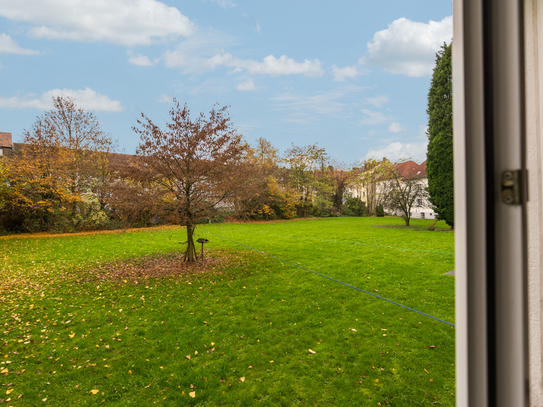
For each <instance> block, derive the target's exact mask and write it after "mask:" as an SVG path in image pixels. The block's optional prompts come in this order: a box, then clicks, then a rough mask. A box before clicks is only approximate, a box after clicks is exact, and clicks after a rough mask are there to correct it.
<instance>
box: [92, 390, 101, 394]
mask: <svg viewBox="0 0 543 407" xmlns="http://www.w3.org/2000/svg"><path fill="white" fill-rule="evenodd" d="M99 391H100V390H97V389H92V390H91V391H90V392H89V393H92V394H96V393H98V392H99Z"/></svg>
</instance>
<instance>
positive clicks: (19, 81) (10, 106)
mask: <svg viewBox="0 0 543 407" xmlns="http://www.w3.org/2000/svg"><path fill="white" fill-rule="evenodd" d="M451 15H452V1H451V0H411V1H405V0H397V1H392V0H382V1H374V0H370V1H366V0H349V1H347V0H335V1H331V0H311V1H309V0H273V1H270V0H190V1H182V0H163V1H158V0H0V131H2V132H10V133H12V135H13V139H14V141H15V142H20V141H22V134H23V131H24V130H25V129H30V128H31V126H32V124H33V123H34V122H35V120H36V118H37V117H38V116H41V115H43V113H44V112H45V111H47V110H50V109H51V108H52V97H53V96H57V95H65V96H70V97H73V98H74V99H75V101H76V103H77V104H78V105H79V106H81V107H83V108H84V109H87V110H91V111H94V114H95V115H96V117H97V118H98V120H99V121H100V124H101V127H102V130H103V131H104V132H106V133H107V134H108V135H109V136H111V137H112V138H113V139H115V140H117V143H118V145H119V151H121V152H125V153H128V154H133V153H134V152H135V150H136V147H137V145H138V144H139V138H138V136H137V135H136V133H135V132H134V131H133V127H134V126H137V125H138V124H137V120H138V119H140V118H141V114H142V113H143V114H145V115H146V116H147V117H149V118H150V119H151V120H153V122H155V123H156V124H158V125H159V126H161V127H165V123H167V121H168V118H169V110H170V109H171V107H172V100H173V98H175V99H176V100H177V101H179V102H180V103H181V104H185V103H186V104H187V106H188V108H189V109H190V110H191V114H193V115H197V114H199V113H200V112H204V113H207V112H209V111H210V110H211V109H212V108H213V107H214V106H215V105H216V104H218V105H219V106H221V107H222V106H228V112H229V115H230V118H231V120H232V123H233V124H234V127H235V128H236V129H237V131H238V133H239V134H242V135H243V136H244V137H245V139H246V140H247V141H248V142H249V143H251V144H254V143H255V142H256V140H257V139H259V138H260V137H263V138H265V139H267V140H268V141H269V142H271V144H272V145H273V146H274V147H276V148H278V149H279V150H280V151H281V152H284V151H285V150H286V149H288V148H289V147H290V146H291V145H292V144H295V145H297V146H305V145H310V144H315V143H318V146H319V147H324V148H325V149H326V151H327V153H328V154H329V156H330V157H331V158H332V159H334V160H336V161H339V162H344V163H345V164H347V165H354V164H356V163H357V162H360V161H361V160H364V159H367V158H371V157H373V158H376V159H381V158H383V157H387V158H388V159H391V160H393V161H396V160H399V159H407V158H411V159H413V160H415V161H417V162H422V161H424V160H425V159H426V158H425V157H426V145H427V136H426V126H427V122H428V118H427V114H426V107H427V106H426V105H427V94H428V89H429V87H430V83H431V75H432V70H433V67H434V64H435V54H436V52H437V51H438V50H439V49H440V47H441V45H442V44H443V43H444V42H446V43H449V42H450V41H451V39H452V16H451Z"/></svg>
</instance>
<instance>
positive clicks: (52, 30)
mask: <svg viewBox="0 0 543 407" xmlns="http://www.w3.org/2000/svg"><path fill="white" fill-rule="evenodd" d="M1 3H2V6H1V7H0V16H2V17H5V18H8V19H10V20H14V21H24V22H27V23H31V24H34V25H35V26H34V27H33V28H31V29H30V35H32V36H33V37H35V38H47V39H57V40H72V41H91V42H94V41H105V42H112V43H115V44H122V45H127V46H134V45H148V44H152V43H154V42H156V41H167V40H173V39H176V38H178V37H179V36H188V35H191V34H192V33H193V32H194V31H195V28H194V25H193V23H192V22H191V21H190V20H189V19H188V18H187V17H186V16H184V15H183V14H181V12H180V11H179V10H178V9H176V8H175V7H169V6H167V5H166V4H164V3H162V2H159V1H157V0H107V1H106V0H93V1H89V0H40V1H35V0H2V2H1Z"/></svg>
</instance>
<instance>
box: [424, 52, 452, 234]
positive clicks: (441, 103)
mask: <svg viewBox="0 0 543 407" xmlns="http://www.w3.org/2000/svg"><path fill="white" fill-rule="evenodd" d="M451 48H452V43H451V44H449V45H445V44H444V45H443V46H442V48H441V49H440V50H439V51H438V53H437V55H436V66H435V68H434V73H433V75H432V85H431V87H430V91H429V92H428V110H427V113H428V158H427V166H426V173H427V174H428V192H429V194H430V202H431V203H432V204H433V205H434V210H435V212H436V214H437V218H438V219H443V220H444V221H445V222H447V224H448V225H449V226H451V227H453V226H454V174H453V127H452V126H453V117H452V52H451Z"/></svg>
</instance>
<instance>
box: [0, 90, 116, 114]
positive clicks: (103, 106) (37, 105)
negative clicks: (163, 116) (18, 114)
mask: <svg viewBox="0 0 543 407" xmlns="http://www.w3.org/2000/svg"><path fill="white" fill-rule="evenodd" d="M54 96H69V97H72V98H74V99H75V102H76V104H77V105H78V106H80V107H82V108H83V109H86V110H94V111H97V112H100V111H101V112H121V111H123V110H124V107H123V106H122V105H121V102H119V101H118V100H111V99H110V98H108V97H107V96H106V95H102V94H100V93H98V92H96V91H95V90H92V89H91V88H85V89H75V90H74V89H52V90H50V91H47V92H45V93H43V94H42V95H41V96H40V97H38V98H36V95H34V94H30V95H27V96H23V97H21V96H13V97H10V98H6V97H0V107H11V108H19V109H25V108H33V109H40V110H49V109H52V108H53V101H52V98H53V97H54Z"/></svg>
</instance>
